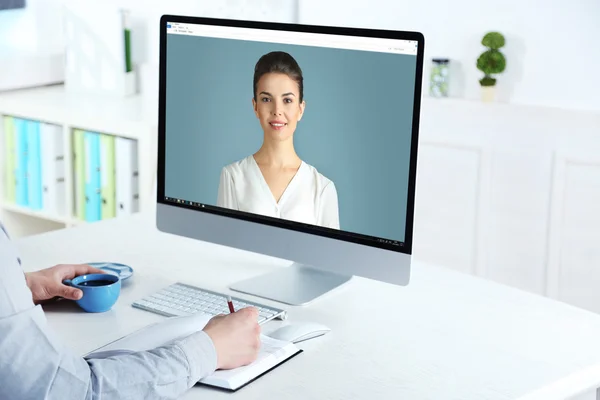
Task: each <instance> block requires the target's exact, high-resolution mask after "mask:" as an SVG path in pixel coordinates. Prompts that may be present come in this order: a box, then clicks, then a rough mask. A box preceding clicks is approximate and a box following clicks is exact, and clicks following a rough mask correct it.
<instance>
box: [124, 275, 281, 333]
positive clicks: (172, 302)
mask: <svg viewBox="0 0 600 400" xmlns="http://www.w3.org/2000/svg"><path fill="white" fill-rule="evenodd" d="M231 299H232V303H233V307H234V309H235V310H236V311H237V310H240V309H242V308H244V307H249V306H252V307H256V308H257V309H258V323H259V324H264V323H265V322H267V321H270V320H272V319H275V318H278V319H286V317H287V313H286V312H285V310H280V309H277V308H273V307H269V306H265V305H263V304H259V303H254V302H251V301H246V300H242V299H239V298H237V297H233V296H231ZM132 306H133V307H135V308H140V309H142V310H146V311H150V312H153V313H156V314H161V315H166V316H167V317H178V316H183V315H191V314H195V313H197V312H202V313H205V314H209V315H212V316H215V315H219V314H229V306H228V304H227V295H225V294H223V293H217V292H212V291H210V290H206V289H201V288H198V287H195V286H190V285H186V284H183V283H174V284H172V285H171V286H168V287H166V288H164V289H161V290H159V291H158V292H156V293H153V294H151V295H150V296H147V297H144V298H143V299H140V300H137V301H135V302H133V304H132Z"/></svg>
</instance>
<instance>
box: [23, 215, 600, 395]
mask: <svg viewBox="0 0 600 400" xmlns="http://www.w3.org/2000/svg"><path fill="white" fill-rule="evenodd" d="M17 244H18V246H19V248H20V252H21V256H22V259H23V263H24V264H23V265H24V268H25V269H26V270H35V269H40V268H45V267H48V266H51V265H54V264H58V263H79V262H89V261H108V260H113V261H117V262H122V263H126V264H129V265H131V266H132V267H133V268H134V269H135V274H134V276H133V277H132V278H131V279H130V282H127V284H125V285H124V287H123V290H122V295H121V297H120V299H119V301H118V303H117V305H116V306H115V307H114V308H113V310H111V311H109V312H107V313H103V314H87V313H85V312H83V311H81V310H80V309H79V308H78V307H77V306H76V305H75V304H74V303H71V302H66V301H63V302H58V303H55V304H52V305H48V306H46V307H45V309H46V312H47V316H48V320H49V322H50V325H51V326H52V327H53V328H54V329H55V330H56V331H57V332H58V335H60V336H61V337H62V338H63V340H65V341H66V342H67V343H69V345H70V346H71V347H72V348H73V349H74V350H75V351H77V352H78V353H81V354H83V353H85V352H87V351H90V350H93V349H95V348H97V347H99V346H101V345H103V344H105V343H107V342H109V341H111V340H114V339H117V338H118V337H121V336H123V335H125V334H127V333H130V332H132V331H134V330H136V329H138V328H141V327H142V326H144V325H146V324H149V323H151V322H155V321H159V320H161V319H163V318H164V317H161V316H159V315H155V314H152V313H149V312H146V311H142V310H138V309H134V308H133V307H131V303H132V302H133V301H134V300H135V299H138V298H140V297H142V296H145V295H147V294H150V293H152V292H154V291H156V290H158V289H160V288H162V287H164V286H166V285H168V284H170V283H173V282H175V281H178V280H179V281H183V282H186V283H190V284H194V285H198V286H201V287H205V288H208V289H215V290H219V291H228V290H227V285H228V284H230V283H231V282H235V281H237V280H239V279H243V278H246V277H250V276H254V275H257V274H261V273H264V272H267V271H269V270H271V269H273V268H277V267H281V266H286V265H288V264H289V263H288V262H286V261H283V260H278V259H273V258H269V257H264V256H260V255H256V254H250V253H246V252H242V251H237V250H233V249H228V248H225V247H220V246H214V245H211V244H207V243H203V242H197V241H193V240H189V239H185V238H180V237H176V236H171V235H166V234H163V233H159V232H158V231H156V229H155V228H154V226H153V218H152V216H148V215H146V216H143V215H137V216H135V217H132V218H131V219H121V220H113V221H106V222H102V223H95V224H91V225H86V226H81V227H77V228H72V229H68V230H63V231H57V232H52V233H47V234H43V235H41V236H34V237H28V238H24V239H20V240H18V241H17ZM241 297H244V296H241ZM267 304H275V303H272V302H267ZM275 305H278V304H275ZM284 308H285V307H284ZM288 309H289V316H290V317H289V318H290V321H296V320H310V321H318V322H321V323H324V324H326V325H328V326H330V327H331V328H332V329H333V330H332V332H331V333H330V334H328V335H327V336H324V337H321V338H318V339H313V340H311V341H307V342H304V343H302V344H301V347H302V348H303V349H304V350H305V352H304V353H302V354H301V355H299V356H298V357H295V358H294V359H292V360H290V361H289V362H288V363H286V364H284V365H283V366H281V367H279V368H277V369H276V370H274V371H272V372H271V373H269V374H268V375H265V376H264V377H262V378H260V379H259V380H257V381H255V382H254V383H252V384H251V385H249V386H247V387H245V388H244V389H242V390H241V391H239V392H237V393H236V394H235V395H234V396H235V398H237V399H257V400H258V399H260V400H264V399H265V398H269V399H344V400H347V399H378V400H379V399H405V400H413V399H419V400H422V399H436V400H437V399H461V400H467V399H473V400H483V399H488V400H496V399H498V400H500V399H514V398H518V397H520V396H524V395H526V394H528V393H530V392H533V391H536V390H540V389H543V388H544V387H548V385H551V384H553V383H555V382H556V381H558V380H560V379H562V378H564V377H566V376H568V375H572V374H575V376H577V374H578V372H579V371H583V370H584V369H585V368H586V367H588V366H590V365H600V316H598V315H595V314H592V313H589V312H586V311H583V310H580V309H577V308H574V307H572V306H568V305H566V304H562V303H558V302H555V301H552V300H549V299H546V298H542V297H538V296H535V295H532V294H528V293H525V292H522V291H518V290H515V289H512V288H509V287H505V286H500V285H498V284H495V283H493V282H489V281H484V280H481V279H479V278H475V277H472V276H469V275H463V274H460V273H457V272H453V271H450V270H446V269H443V268H437V267H433V266H428V265H422V264H419V263H415V264H414V268H413V275H412V280H411V283H410V285H409V286H407V287H395V286H392V285H387V284H383V283H379V282H374V281H369V280H365V279H361V278H354V279H352V280H351V281H350V282H349V283H348V284H346V285H345V286H343V287H341V288H339V289H338V290H337V291H335V292H333V293H331V294H329V295H327V296H326V297H324V298H322V299H321V300H320V301H318V302H317V303H315V304H314V305H311V306H307V307H304V308H288ZM280 324H281V322H270V323H269V324H267V325H266V326H265V327H264V328H263V329H264V332H268V331H270V330H272V329H274V328H276V327H278V326H279V325H280ZM574 382H577V385H578V386H577V387H573V388H572V390H571V389H570V388H567V391H568V392H570V393H572V394H577V393H583V392H586V391H587V392H593V391H594V390H595V388H596V387H599V386H600V372H599V373H598V376H595V374H594V375H592V376H591V378H590V376H589V370H588V375H587V379H575V380H574ZM563 386H564V385H563ZM563 389H564V387H563ZM207 391H210V393H207ZM563 393H566V392H565V391H564V390H563ZM184 398H185V399H195V398H197V399H207V398H210V399H221V398H222V399H225V398H227V399H229V398H232V395H230V394H228V393H224V392H218V391H214V390H211V389H208V388H204V387H200V386H196V387H194V388H193V389H192V390H191V391H189V392H188V393H187V394H186V395H185V397H184ZM544 399H545V400H548V399H549V397H545V398H544Z"/></svg>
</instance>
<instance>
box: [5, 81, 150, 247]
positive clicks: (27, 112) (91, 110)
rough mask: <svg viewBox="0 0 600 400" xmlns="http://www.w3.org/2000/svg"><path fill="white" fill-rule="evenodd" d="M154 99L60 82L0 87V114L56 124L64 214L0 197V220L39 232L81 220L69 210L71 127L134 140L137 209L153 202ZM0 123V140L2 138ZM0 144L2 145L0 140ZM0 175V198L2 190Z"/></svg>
mask: <svg viewBox="0 0 600 400" xmlns="http://www.w3.org/2000/svg"><path fill="white" fill-rule="evenodd" d="M157 109H158V107H157V106H156V104H153V105H150V103H149V102H148V101H147V100H145V99H144V98H143V97H142V96H139V95H136V96H131V97H112V96H103V95H97V94H81V93H72V92H68V91H66V90H65V88H64V86H63V85H54V86H46V87H39V88H33V89H25V90H16V91H9V92H0V118H1V117H2V116H13V117H20V118H24V119H29V120H35V121H40V122H47V123H51V124H56V125H59V126H61V127H62V132H63V135H64V146H65V147H64V151H65V154H66V155H68V156H67V157H66V159H65V168H66V172H67V173H66V176H65V190H66V193H65V202H66V204H65V209H66V210H67V214H68V215H67V216H60V215H54V214H50V213H47V212H44V211H36V210H31V209H29V208H27V207H21V206H18V205H15V204H8V203H6V202H4V203H2V202H0V220H3V223H4V224H5V225H6V227H7V228H8V229H9V230H10V231H13V232H14V231H16V232H18V233H17V234H15V235H13V236H15V237H19V236H26V235H28V234H34V233H41V232H46V231H49V230H53V229H57V228H60V227H71V226H75V225H80V224H85V223H86V222H85V221H80V220H78V219H77V218H76V217H75V216H74V214H73V208H74V204H73V198H74V195H73V176H72V170H73V164H72V159H71V155H72V143H71V137H72V132H73V129H83V130H87V131H92V132H98V133H104V134H109V135H114V136H119V137H124V138H129V139H134V140H136V141H137V151H138V172H139V175H138V178H139V181H138V184H139V188H138V190H139V211H145V210H147V209H148V208H151V207H153V203H154V201H155V190H154V187H155V180H156V179H155V177H156V153H157V142H158V141H157V138H158V134H157V126H158V117H157V111H158V110H157ZM2 130H3V124H2V123H0V143H3V140H4V139H3V135H2V134H1V133H2ZM0 148H2V149H3V145H0ZM3 158H4V151H0V171H4V163H3ZM3 180H4V176H3V175H2V181H0V198H4V196H3V193H2V192H3V189H4V188H3Z"/></svg>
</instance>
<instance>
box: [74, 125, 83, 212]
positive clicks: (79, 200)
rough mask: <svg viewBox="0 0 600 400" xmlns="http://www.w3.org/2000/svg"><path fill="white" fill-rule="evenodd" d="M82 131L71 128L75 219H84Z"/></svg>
mask: <svg viewBox="0 0 600 400" xmlns="http://www.w3.org/2000/svg"><path fill="white" fill-rule="evenodd" d="M83 137H84V132H83V131H82V130H81V129H74V130H73V170H74V171H73V172H74V178H75V179H74V180H73V185H74V188H73V189H74V193H75V215H76V216H77V219H79V220H81V221H85V169H86V162H85V149H84V148H85V146H84V140H83Z"/></svg>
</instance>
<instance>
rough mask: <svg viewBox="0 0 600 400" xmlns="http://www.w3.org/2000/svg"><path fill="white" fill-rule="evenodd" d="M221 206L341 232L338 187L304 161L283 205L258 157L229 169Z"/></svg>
mask: <svg viewBox="0 0 600 400" xmlns="http://www.w3.org/2000/svg"><path fill="white" fill-rule="evenodd" d="M217 206H219V207H227V208H231V209H234V210H239V211H245V212H249V213H254V214H261V215H266V216H269V217H276V218H283V219H286V220H292V221H297V222H304V223H307V224H312V225H319V226H324V227H328V228H335V229H340V221H339V213H338V198H337V191H336V189H335V185H334V184H333V182H332V181H330V180H329V179H327V178H326V177H324V176H323V175H322V174H320V173H319V172H318V171H317V169H316V168H315V167H313V166H311V165H309V164H306V163H305V162H304V161H302V163H301V164H300V168H299V169H298V171H297V172H296V175H294V177H293V178H292V180H291V181H290V183H289V184H288V186H287V188H286V189H285V191H284V192H283V195H282V196H281V198H280V199H279V202H277V201H275V198H274V197H273V194H272V193H271V189H270V188H269V185H267V182H266V181H265V179H264V177H263V174H262V172H261V170H260V168H259V166H258V164H257V163H256V161H255V160H254V156H252V155H250V156H248V157H246V158H244V159H242V160H240V161H237V162H235V163H232V164H229V165H227V166H226V167H224V168H223V169H222V171H221V179H220V182H219V194H218V198H217Z"/></svg>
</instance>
